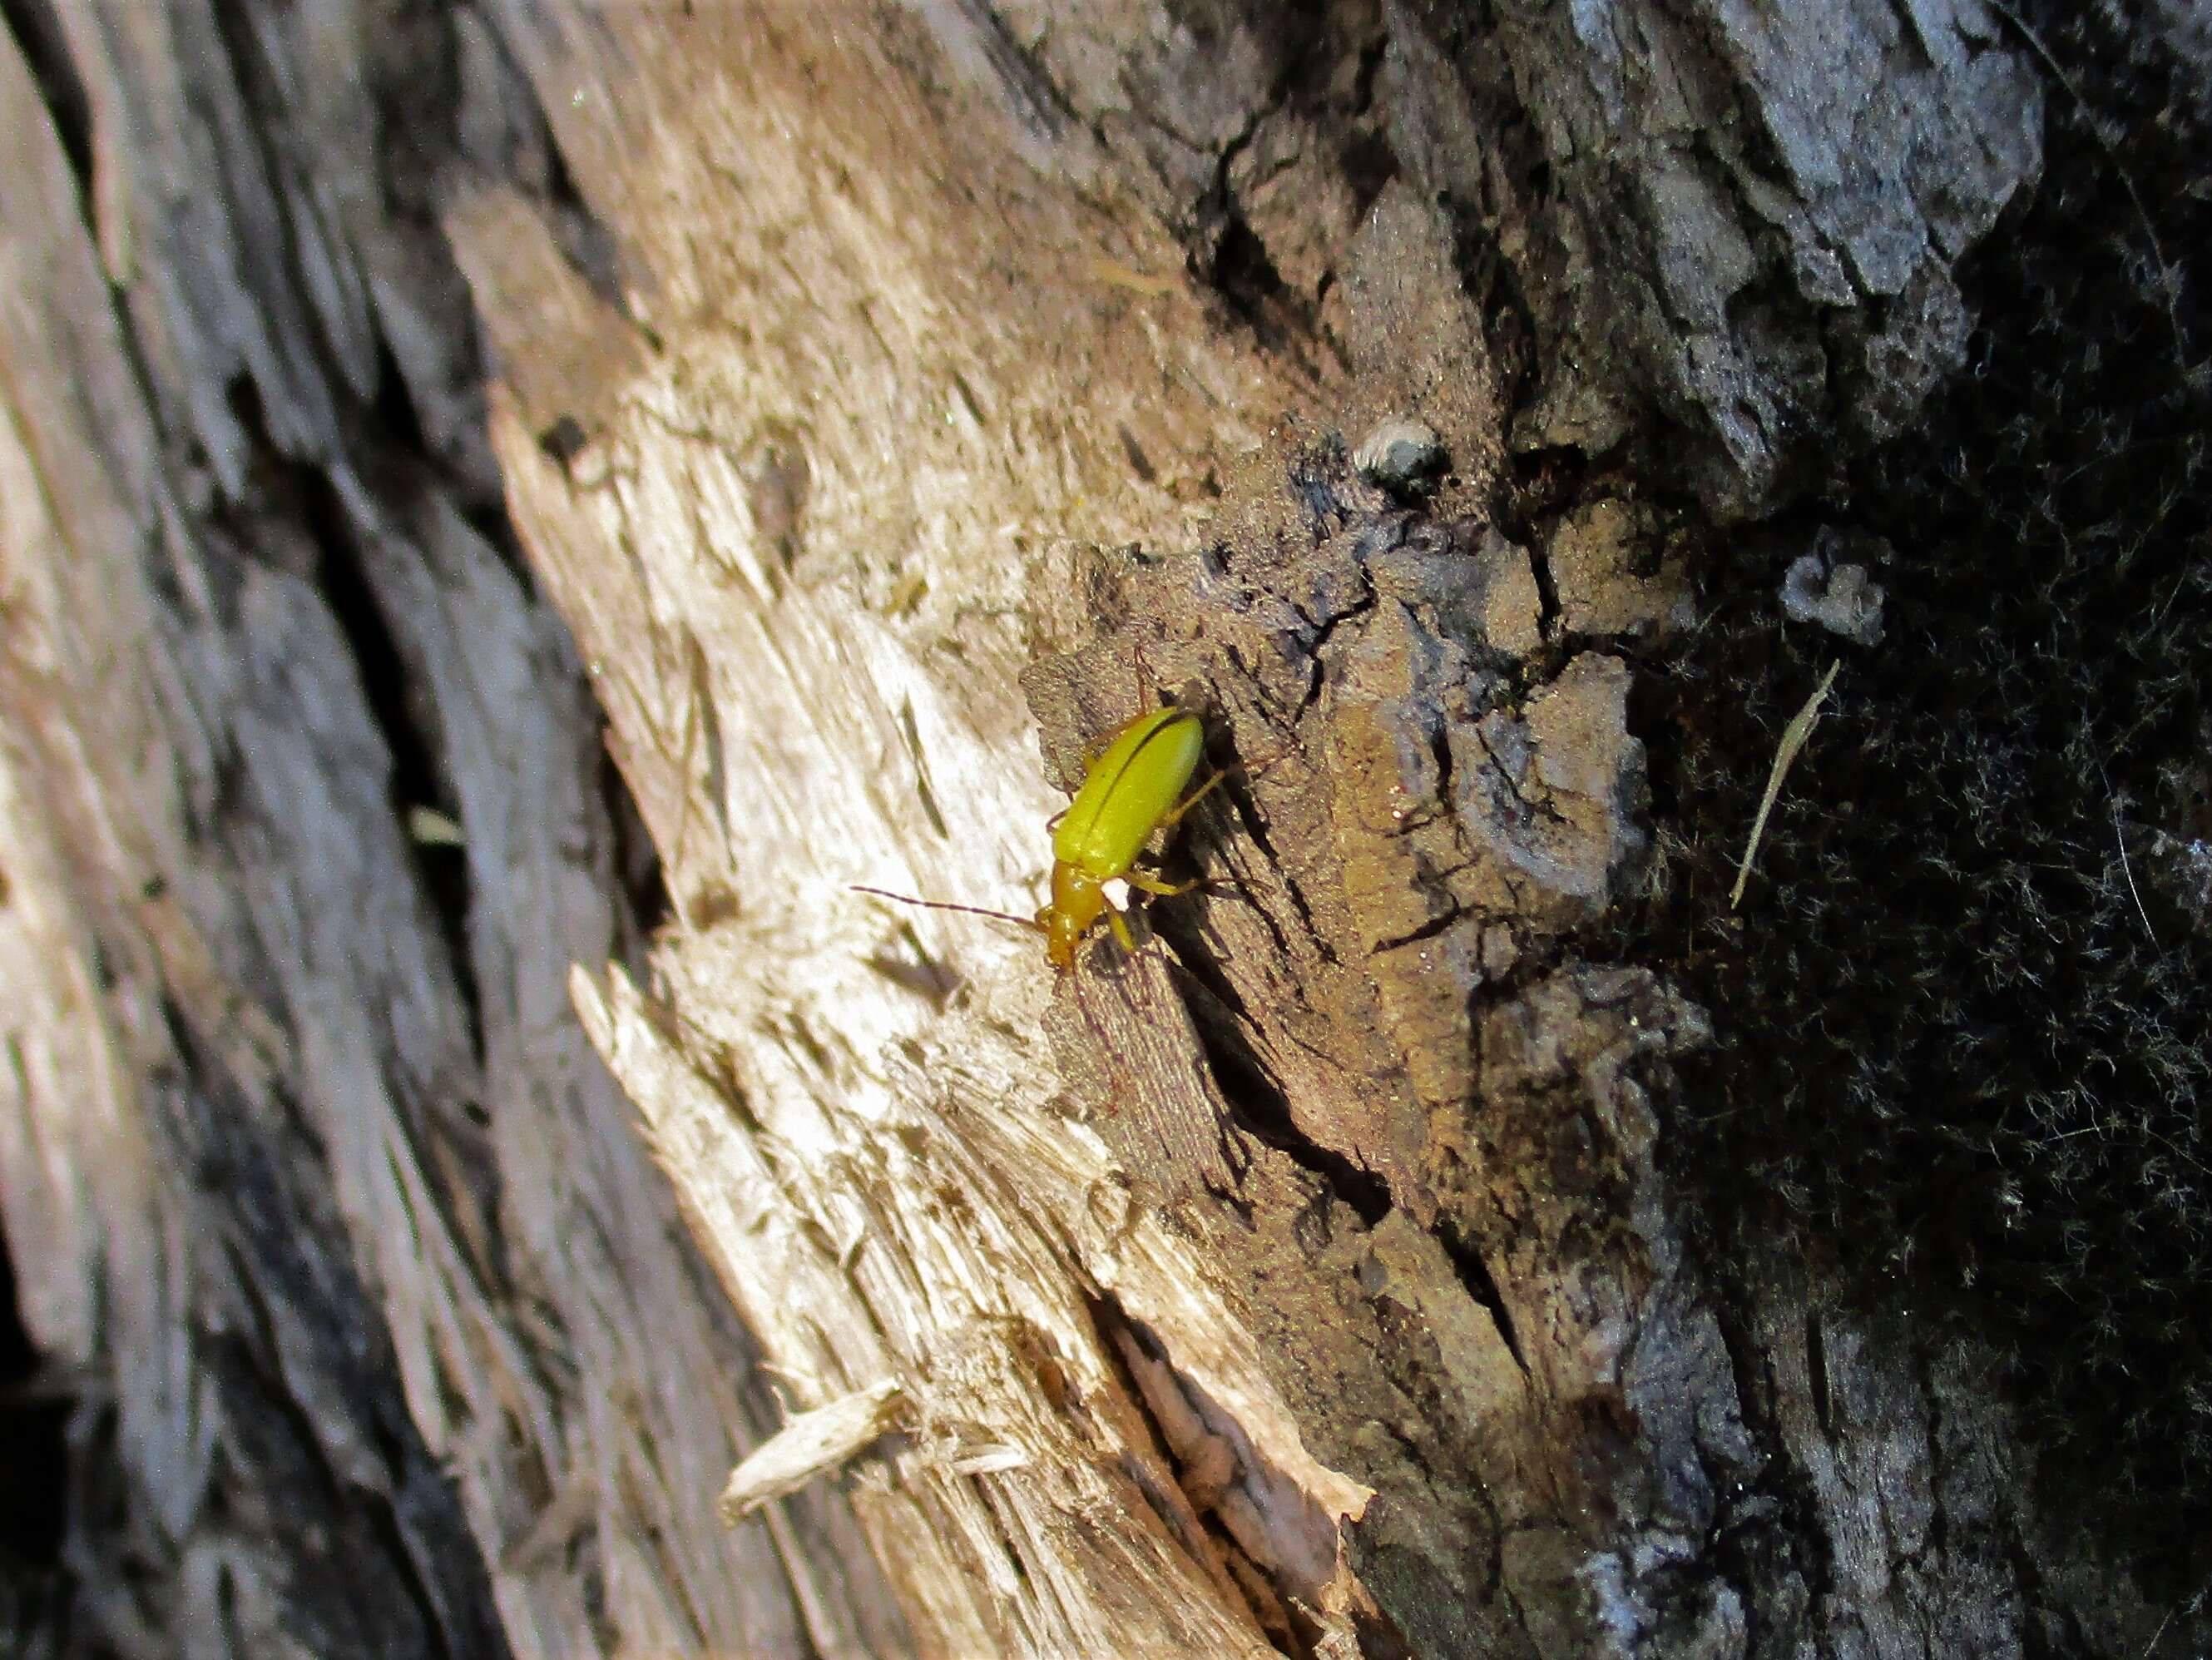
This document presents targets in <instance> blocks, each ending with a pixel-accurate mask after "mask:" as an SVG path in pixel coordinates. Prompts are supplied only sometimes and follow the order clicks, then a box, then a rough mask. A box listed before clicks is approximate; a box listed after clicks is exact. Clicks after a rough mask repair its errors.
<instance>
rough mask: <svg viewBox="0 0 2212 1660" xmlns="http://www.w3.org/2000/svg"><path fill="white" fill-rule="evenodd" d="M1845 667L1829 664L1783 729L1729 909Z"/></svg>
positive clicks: (1736, 900)
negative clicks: (1768, 819) (1792, 768)
mask: <svg viewBox="0 0 2212 1660" xmlns="http://www.w3.org/2000/svg"><path fill="white" fill-rule="evenodd" d="M1843 666H1844V665H1843V660H1841V659H1840V658H1839V659H1838V660H1836V661H1835V662H1832V663H1831V664H1829V665H1828V672H1826V674H1824V675H1822V676H1821V677H1820V684H1819V685H1817V686H1815V687H1814V689H1813V695H1812V696H1810V697H1808V698H1807V699H1806V700H1805V707H1804V708H1802V709H1799V710H1798V711H1797V713H1796V714H1794V715H1792V716H1790V724H1789V725H1788V726H1786V727H1783V729H1782V741H1781V743H1780V744H1778V745H1776V746H1775V751H1774V764H1773V766H1771V767H1770V768H1769V769H1767V774H1766V794H1764V795H1762V796H1761V797H1759V816H1758V817H1757V818H1753V820H1752V821H1751V840H1750V841H1749V842H1747V843H1745V845H1744V849H1743V862H1742V863H1741V864H1740V865H1738V866H1736V867H1735V886H1734V887H1733V888H1730V889H1729V909H1730V910H1734V909H1735V908H1736V907H1737V906H1738V905H1740V904H1741V903H1743V890H1744V886H1745V885H1746V884H1747V883H1748V882H1749V881H1750V880H1751V861H1752V860H1753V859H1754V858H1756V857H1758V854H1759V838H1760V837H1761V836H1765V834H1766V816H1767V814H1769V813H1771V812H1773V811H1774V803H1775V801H1776V800H1777V799H1778V798H1779V797H1780V795H1781V794H1782V781H1783V779H1784V777H1785V776H1786V775H1788V773H1789V771H1790V763H1791V762H1793V761H1795V760H1796V758H1797V751H1800V750H1802V749H1803V748H1804V747H1805V740H1806V739H1808V738H1810V737H1811V736H1812V735H1813V723H1814V721H1818V720H1819V719H1820V705H1821V704H1822V703H1823V702H1826V699H1827V696H1828V688H1829V687H1830V686H1832V685H1833V684H1835V683H1836V671H1837V670H1838V669H1839V668H1841V667H1843Z"/></svg>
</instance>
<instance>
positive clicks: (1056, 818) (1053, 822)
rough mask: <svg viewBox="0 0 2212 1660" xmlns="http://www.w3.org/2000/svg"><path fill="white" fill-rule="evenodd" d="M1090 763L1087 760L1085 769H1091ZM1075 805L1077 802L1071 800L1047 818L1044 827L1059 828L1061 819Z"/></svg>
mask: <svg viewBox="0 0 2212 1660" xmlns="http://www.w3.org/2000/svg"><path fill="white" fill-rule="evenodd" d="M1090 765H1091V763H1089V762H1087V761H1086V762H1085V763H1084V769H1085V771H1088V770H1089V769H1090ZM1074 806H1075V803H1074V802H1073V801H1070V802H1069V803H1068V804H1067V806H1064V807H1062V808H1061V809H1060V811H1059V812H1056V813H1054V814H1053V816H1052V817H1051V818H1048V819H1046V820H1045V821H1044V827H1045V828H1046V829H1047V830H1058V829H1059V828H1060V820H1061V819H1063V818H1066V817H1067V815H1068V813H1069V812H1071V811H1072V810H1073V808H1074Z"/></svg>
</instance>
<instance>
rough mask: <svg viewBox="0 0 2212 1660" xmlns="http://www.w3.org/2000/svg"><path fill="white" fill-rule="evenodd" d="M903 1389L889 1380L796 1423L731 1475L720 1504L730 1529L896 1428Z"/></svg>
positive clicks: (803, 1416)
mask: <svg viewBox="0 0 2212 1660" xmlns="http://www.w3.org/2000/svg"><path fill="white" fill-rule="evenodd" d="M901 1393H902V1385H901V1384H900V1383H899V1382H898V1380H897V1379H896V1378H893V1377H886V1378H884V1379H882V1380H881V1381H880V1382H878V1383H871V1384H869V1385H868V1387H867V1388H866V1389H855V1390H854V1392H853V1393H852V1394H850V1395H841V1396H840V1397H839V1398H838V1399H836V1400H835V1401H832V1402H829V1404H828V1405H826V1406H820V1407H817V1408H814V1409H813V1410H812V1411H811V1412H802V1413H800V1414H799V1415H798V1416H796V1417H795V1418H793V1419H792V1420H791V1421H790V1422H788V1423H787V1424H786V1425H785V1426H783V1427H782V1428H781V1429H780V1430H778V1431H777V1432H775V1434H774V1435H771V1436H770V1437H769V1438H768V1439H767V1440H765V1441H763V1442H762V1443H761V1444H760V1445H758V1446H757V1447H755V1448H754V1449H753V1450H752V1451H751V1452H750V1454H748V1455H747V1456H746V1457H745V1461H744V1462H743V1463H741V1464H739V1465H738V1467H737V1468H735V1469H733V1470H732V1471H731V1472H730V1481H729V1485H728V1486H727V1487H724V1488H723V1489H722V1497H721V1500H720V1511H721V1517H722V1521H723V1523H724V1524H725V1525H726V1526H730V1527H734V1526H736V1525H737V1524H738V1523H739V1522H742V1521H743V1520H744V1518H745V1517H748V1516H750V1515H751V1514H752V1513H753V1511H757V1510H758V1509H759V1508H760V1507H761V1506H762V1505H765V1504H767V1503H768V1502H769V1500H770V1499H781V1498H782V1497H783V1496H784V1495H785V1494H786V1493H797V1492H798V1491H799V1489H800V1488H801V1487H805V1485H806V1484H807V1483H808V1482H810V1481H813V1480H814V1479H815V1478H816V1477H817V1476H820V1475H828V1474H829V1472H830V1471H832V1470H835V1469H837V1468H842V1466H843V1465H844V1464H845V1463H846V1462H848V1461H849V1460H850V1459H851V1458H852V1457H853V1456H854V1454H855V1453H857V1452H859V1451H860V1450H861V1449H862V1448H863V1447H865V1446H866V1445H867V1444H868V1443H869V1442H871V1441H872V1440H874V1439H875V1438H877V1437H878V1436H879V1435H881V1434H882V1433H883V1432H884V1431H885V1430H887V1429H889V1428H890V1426H891V1420H892V1419H893V1417H894V1416H896V1402H897V1400H898V1397H899V1395H900V1394H901Z"/></svg>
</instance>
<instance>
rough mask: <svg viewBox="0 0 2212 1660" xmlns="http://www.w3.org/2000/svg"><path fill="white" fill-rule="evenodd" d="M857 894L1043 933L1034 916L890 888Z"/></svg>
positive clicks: (857, 886) (856, 885)
mask: <svg viewBox="0 0 2212 1660" xmlns="http://www.w3.org/2000/svg"><path fill="white" fill-rule="evenodd" d="M853 891H854V892H855V893H872V894H873V895H875V896H876V897H877V898H878V899H896V900H897V901H898V902H899V903H901V904H902V905H919V906H921V908H922V909H924V910H957V911H960V912H962V913H963V914H965V915H969V916H988V917H991V918H993V919H994V921H1000V922H1012V924H1013V925H1014V926H1015V927H1018V928H1027V929H1028V930H1029V931H1030V933H1043V932H1044V924H1043V923H1042V922H1040V921H1037V920H1036V917H1034V916H1016V915H1014V914H1013V913H1012V911H1003V910H986V909H984V908H983V907H982V906H981V905H955V904H951V903H947V902H946V901H945V900H942V899H917V898H915V897H914V896H913V895H912V894H910V893H893V892H892V891H890V889H889V888H864V887H862V886H861V885H860V884H859V883H857V882H855V883H854V885H853Z"/></svg>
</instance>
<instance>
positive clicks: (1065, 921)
mask: <svg viewBox="0 0 2212 1660" xmlns="http://www.w3.org/2000/svg"><path fill="white" fill-rule="evenodd" d="M1105 909H1106V893H1105V890H1104V889H1103V887H1102V886H1101V885H1100V884H1099V881H1098V879H1097V877H1095V876H1093V875H1091V873H1089V872H1088V871H1085V870H1084V869H1082V868H1080V867H1079V866H1074V865H1071V864H1068V863H1067V862H1066V861H1065V860H1054V861H1053V866H1052V903H1051V904H1049V905H1048V906H1047V907H1045V909H1044V911H1043V913H1042V915H1041V916H1040V917H1039V918H1038V920H1039V921H1042V923H1043V924H1044V933H1045V939H1044V954H1045V955H1046V956H1047V957H1048V958H1051V959H1052V965H1053V966H1054V968H1056V969H1060V970H1072V969H1073V968H1074V966H1075V947H1076V945H1077V943H1078V942H1079V941H1080V940H1081V939H1082V938H1083V936H1084V934H1085V933H1086V932H1088V931H1089V929H1090V927H1091V924H1092V923H1094V922H1096V921H1097V920H1098V918H1099V916H1100V915H1101V913H1103V911H1104V910H1105Z"/></svg>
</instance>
